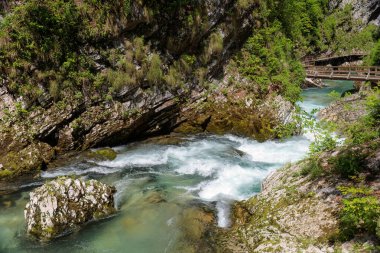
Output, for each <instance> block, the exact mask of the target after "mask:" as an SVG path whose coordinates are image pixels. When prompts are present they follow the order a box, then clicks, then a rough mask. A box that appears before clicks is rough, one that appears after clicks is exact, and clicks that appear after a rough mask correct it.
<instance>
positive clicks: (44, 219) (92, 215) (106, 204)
mask: <svg viewBox="0 0 380 253" xmlns="http://www.w3.org/2000/svg"><path fill="white" fill-rule="evenodd" d="M115 192H116V190H115V188H114V187H110V186H107V185H105V184H103V183H100V182H98V181H96V180H89V181H84V180H82V179H72V178H68V177H62V178H58V179H56V180H53V181H51V182H48V183H46V184H44V185H43V186H41V187H39V188H37V189H35V190H34V191H32V192H31V193H30V201H29V202H28V204H27V205H26V208H25V211H24V214H25V219H26V225H27V232H28V233H29V234H31V235H33V236H35V237H36V238H38V239H40V240H51V239H53V238H56V237H59V236H62V235H64V234H67V233H70V232H72V231H74V230H76V229H78V228H80V226H81V225H83V224H85V223H86V222H88V221H91V220H97V219H102V218H105V217H107V216H109V215H111V214H113V213H115V211H116V210H115V208H114V197H113V195H114V193H115Z"/></svg>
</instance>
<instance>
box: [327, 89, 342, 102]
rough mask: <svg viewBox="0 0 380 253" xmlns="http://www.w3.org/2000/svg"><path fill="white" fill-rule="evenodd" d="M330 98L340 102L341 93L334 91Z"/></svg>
mask: <svg viewBox="0 0 380 253" xmlns="http://www.w3.org/2000/svg"><path fill="white" fill-rule="evenodd" d="M328 96H329V97H331V98H333V99H335V100H338V99H339V98H340V96H341V95H340V93H339V92H337V91H336V90H333V91H331V92H330V93H329V94H328Z"/></svg>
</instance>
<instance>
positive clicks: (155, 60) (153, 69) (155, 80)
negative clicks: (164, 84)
mask: <svg viewBox="0 0 380 253" xmlns="http://www.w3.org/2000/svg"><path fill="white" fill-rule="evenodd" d="M161 66H162V62H161V58H160V56H159V55H158V54H153V55H152V59H151V60H150V66H149V70H148V73H147V75H146V78H147V79H148V82H149V83H150V84H153V85H157V84H159V83H160V82H161V81H162V78H163V73H162V69H161Z"/></svg>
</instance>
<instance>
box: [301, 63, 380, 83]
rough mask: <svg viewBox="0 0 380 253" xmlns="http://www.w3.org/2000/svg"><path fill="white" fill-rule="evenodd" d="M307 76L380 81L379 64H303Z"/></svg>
mask: <svg viewBox="0 0 380 253" xmlns="http://www.w3.org/2000/svg"><path fill="white" fill-rule="evenodd" d="M305 70H306V76H307V77H308V78H318V79H330V80H352V81H373V82H377V81H380V66H375V67H366V66H310V65H309V66H305Z"/></svg>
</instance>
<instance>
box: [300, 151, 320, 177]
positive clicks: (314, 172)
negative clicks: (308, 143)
mask: <svg viewBox="0 0 380 253" xmlns="http://www.w3.org/2000/svg"><path fill="white" fill-rule="evenodd" d="M323 173H324V170H323V168H322V165H321V161H320V159H319V157H318V155H311V156H309V158H308V159H307V161H306V163H305V164H304V165H303V167H302V170H301V175H303V176H307V175H310V177H311V178H312V179H315V178H318V177H320V176H322V175H323Z"/></svg>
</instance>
